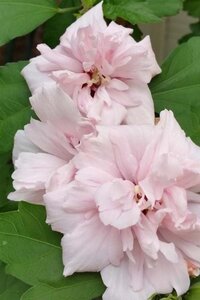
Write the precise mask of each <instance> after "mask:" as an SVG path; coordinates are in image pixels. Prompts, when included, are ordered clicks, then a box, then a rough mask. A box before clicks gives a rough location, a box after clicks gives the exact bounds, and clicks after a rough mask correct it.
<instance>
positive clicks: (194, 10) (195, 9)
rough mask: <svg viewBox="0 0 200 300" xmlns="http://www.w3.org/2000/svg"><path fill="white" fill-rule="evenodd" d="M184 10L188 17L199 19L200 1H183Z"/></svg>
mask: <svg viewBox="0 0 200 300" xmlns="http://www.w3.org/2000/svg"><path fill="white" fill-rule="evenodd" d="M184 10H186V11H187V12H188V14H189V15H190V16H193V17H197V18H200V1H199V0H185V2H184Z"/></svg>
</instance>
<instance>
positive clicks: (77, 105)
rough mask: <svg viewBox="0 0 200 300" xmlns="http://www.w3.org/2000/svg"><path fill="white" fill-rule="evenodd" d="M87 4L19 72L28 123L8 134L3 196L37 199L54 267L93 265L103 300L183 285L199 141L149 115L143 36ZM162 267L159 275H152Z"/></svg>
mask: <svg viewBox="0 0 200 300" xmlns="http://www.w3.org/2000/svg"><path fill="white" fill-rule="evenodd" d="M131 33H132V30H130V29H127V28H124V27H122V26H120V25H117V24H116V23H115V22H111V23H110V24H109V25H108V26H107V25H106V23H105V21H104V19H103V13H102V4H101V3H100V4H98V5H97V6H96V7H94V8H92V9H91V10H90V11H88V12H87V13H86V14H85V15H84V16H82V17H81V18H79V19H78V20H77V21H76V22H75V23H74V24H72V25H71V26H70V27H69V28H68V29H67V31H66V32H65V33H64V35H63V36H62V37H61V42H60V45H58V46H57V47H56V48H55V49H53V50H51V49H50V48H49V47H48V46H46V45H39V46H38V49H39V51H40V52H41V55H40V56H38V57H36V58H34V59H32V61H31V62H30V64H29V65H28V66H27V67H25V69H24V70H23V75H24V76H25V78H26V80H27V82H28V84H29V87H30V89H31V91H32V93H33V96H32V97H31V98H30V102H31V105H32V108H33V110H34V111H35V113H36V115H37V117H38V120H31V122H30V124H28V125H26V126H25V128H24V130H23V131H22V130H21V131H18V132H17V134H16V137H15V145H14V151H13V159H14V164H15V171H14V173H13V180H14V181H13V185H14V188H15V191H14V192H13V193H11V194H10V195H9V198H10V199H11V200H17V201H19V200H24V201H28V202H31V203H40V204H43V205H45V207H46V211H47V223H48V224H50V225H51V227H52V229H53V230H55V231H58V232H61V233H62V234H63V238H62V249H63V263H64V275H65V276H68V275H71V274H73V273H74V272H101V276H102V279H103V282H104V284H105V285H106V287H107V289H106V292H105V293H104V295H103V299H104V300H124V299H126V300H147V298H148V297H150V296H151V295H152V294H154V293H159V294H165V293H170V292H172V290H173V289H175V290H176V292H177V294H178V295H182V294H183V293H185V292H186V291H187V290H188V288H189V284H190V276H197V275H198V274H199V268H200V239H199V235H200V195H199V194H198V192H200V148H199V147H198V146H196V145H195V144H194V143H193V142H192V141H191V140H190V139H189V138H187V137H186V136H185V133H184V132H183V131H182V129H181V128H180V126H179V125H178V123H177V121H176V120H175V118H174V115H173V113H172V112H170V111H167V110H165V111H163V112H161V114H160V120H159V122H158V123H157V124H155V123H154V119H155V118H154V109H153V100H152V97H151V93H150V91H149V88H148V83H149V82H150V80H151V79H152V77H153V76H154V75H156V74H158V73H159V72H160V68H159V66H158V64H157V62H156V60H155V56H154V53H153V51H152V48H151V44H150V40H149V38H148V37H147V38H144V40H142V41H141V42H139V43H137V42H136V41H134V39H133V38H132V37H131V36H130V34H131ZM163 270H164V272H163Z"/></svg>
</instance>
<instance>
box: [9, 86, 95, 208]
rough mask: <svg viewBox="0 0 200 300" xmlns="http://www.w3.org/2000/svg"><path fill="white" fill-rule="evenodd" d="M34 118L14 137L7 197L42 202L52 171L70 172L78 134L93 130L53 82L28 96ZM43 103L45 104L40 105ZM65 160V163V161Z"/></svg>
mask: <svg viewBox="0 0 200 300" xmlns="http://www.w3.org/2000/svg"><path fill="white" fill-rule="evenodd" d="M30 102H31V104H32V107H33V109H34V111H35V113H36V114H37V116H38V118H39V119H40V121H38V120H33V119H32V120H31V123H30V124H28V125H26V126H25V129H24V130H19V131H18V132H17V133H16V136H15V143H14V150H13V160H14V165H15V169H16V170H15V171H14V173H13V175H12V178H13V179H14V182H13V186H14V188H15V190H16V191H15V192H13V193H10V194H9V199H10V200H17V201H19V200H25V201H28V202H33V203H43V194H44V193H45V187H46V185H47V184H48V181H49V180H50V178H51V176H52V174H54V172H56V171H58V170H59V169H60V168H62V167H64V168H65V169H68V176H69V178H70V176H72V174H73V172H74V171H73V170H74V168H73V166H72V164H71V163H70V160H71V159H72V157H73V156H74V155H75V154H76V153H77V150H76V148H77V146H79V144H80V142H81V140H82V137H83V136H84V135H88V134H90V133H92V132H94V128H93V126H92V124H91V123H90V122H89V121H88V120H85V119H84V118H83V117H82V116H81V115H80V113H79V112H78V110H77V109H76V107H75V106H74V103H73V101H72V100H71V99H70V98H69V96H67V95H66V94H65V93H64V92H63V91H62V90H61V89H60V88H58V87H57V86H56V84H51V85H50V86H49V84H47V85H46V86H44V87H43V88H41V89H39V90H38V91H37V92H36V93H35V95H34V96H33V97H31V98H30ZM44 102H45V105H44ZM68 162H69V164H67V163H68Z"/></svg>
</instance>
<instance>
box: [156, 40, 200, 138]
mask: <svg viewBox="0 0 200 300" xmlns="http://www.w3.org/2000/svg"><path fill="white" fill-rule="evenodd" d="M199 61H200V38H197V37H195V38H192V39H190V40H189V41H188V42H187V43H184V44H182V45H181V46H179V47H177V48H176V49H175V50H174V51H173V52H172V53H171V55H169V57H168V58H167V59H166V61H165V62H164V64H163V65H162V67H161V68H162V73H161V74H160V75H158V76H157V77H155V78H154V79H153V81H152V82H151V85H150V88H151V92H152V94H153V99H154V102H155V108H156V112H160V111H161V110H163V109H165V108H167V109H171V110H172V111H173V112H174V114H175V117H176V118H177V120H178V122H179V123H180V125H181V127H182V128H183V129H184V130H185V131H186V134H187V135H189V136H190V137H191V138H192V139H193V140H194V141H195V142H196V143H198V144H200V67H199Z"/></svg>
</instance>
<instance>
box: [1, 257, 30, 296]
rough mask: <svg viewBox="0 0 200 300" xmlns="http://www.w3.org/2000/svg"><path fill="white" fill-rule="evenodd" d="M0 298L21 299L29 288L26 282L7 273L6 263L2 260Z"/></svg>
mask: <svg viewBox="0 0 200 300" xmlns="http://www.w3.org/2000/svg"><path fill="white" fill-rule="evenodd" d="M0 278H1V280H0V300H12V299H13V300H20V299H21V296H22V294H23V293H24V292H25V291H26V290H27V289H28V288H29V286H28V285H26V284H25V283H24V282H22V281H20V280H18V279H16V278H14V277H12V276H10V275H8V274H6V273H5V265H4V264H3V263H2V262H0Z"/></svg>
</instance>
